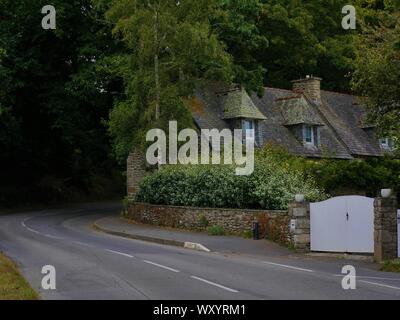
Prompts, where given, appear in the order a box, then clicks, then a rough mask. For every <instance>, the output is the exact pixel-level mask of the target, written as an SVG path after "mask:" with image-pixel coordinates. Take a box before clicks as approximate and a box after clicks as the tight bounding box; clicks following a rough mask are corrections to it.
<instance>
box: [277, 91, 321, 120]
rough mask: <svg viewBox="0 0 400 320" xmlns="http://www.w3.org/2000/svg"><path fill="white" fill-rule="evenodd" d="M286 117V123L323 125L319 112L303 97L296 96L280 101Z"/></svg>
mask: <svg viewBox="0 0 400 320" xmlns="http://www.w3.org/2000/svg"><path fill="white" fill-rule="evenodd" d="M278 103H279V104H280V108H281V111H282V115H283V117H284V119H285V125H287V126H292V125H297V124H309V125H317V126H319V125H323V124H324V123H323V121H322V120H321V118H320V117H319V115H318V112H317V111H316V110H315V109H314V108H313V106H312V105H311V104H309V103H308V102H307V101H306V100H305V99H304V98H303V97H296V98H292V99H288V100H280V101H279V102H278Z"/></svg>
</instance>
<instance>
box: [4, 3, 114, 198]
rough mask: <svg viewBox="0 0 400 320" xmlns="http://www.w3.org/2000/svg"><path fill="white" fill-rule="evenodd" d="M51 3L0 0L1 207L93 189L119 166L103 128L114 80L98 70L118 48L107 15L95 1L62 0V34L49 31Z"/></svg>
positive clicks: (59, 30) (59, 24)
mask: <svg viewBox="0 0 400 320" xmlns="http://www.w3.org/2000/svg"><path fill="white" fill-rule="evenodd" d="M47 4H48V1H44V0H30V1H24V0H0V48H2V50H1V53H0V55H1V56H2V58H1V61H0V121H1V122H0V149H1V150H2V152H1V153H0V162H1V165H0V167H1V169H0V170H1V171H0V184H1V186H0V189H1V190H0V191H1V192H0V202H1V201H4V199H5V198H7V197H8V198H10V197H11V196H14V199H15V197H17V194H18V200H19V201H23V199H21V198H22V197H26V199H25V200H27V201H28V200H33V199H35V198H41V199H43V200H46V199H51V198H59V199H60V198H61V199H62V198H64V199H65V198H67V197H68V195H67V194H68V192H69V191H70V190H71V189H73V188H78V190H80V193H84V192H82V190H83V191H87V192H89V190H93V186H95V185H98V183H96V182H95V181H94V177H97V176H99V175H103V176H106V175H107V172H110V171H112V170H113V167H114V163H113V161H112V159H111V158H110V150H109V141H108V137H107V134H106V130H105V127H104V126H103V125H102V123H101V119H102V118H105V117H107V115H108V112H109V108H110V102H111V97H110V95H109V94H107V93H106V92H108V91H109V90H108V89H109V87H110V86H112V85H113V82H112V81H108V80H107V79H106V78H104V77H103V75H102V74H101V73H99V72H97V71H96V61H97V60H99V59H100V58H101V56H102V55H104V54H106V53H107V52H109V51H110V50H112V48H113V47H114V43H113V41H112V39H111V38H110V37H109V36H108V35H109V34H110V33H109V32H108V33H107V30H105V29H104V26H103V25H101V24H99V23H98V19H99V18H100V17H101V16H102V13H101V12H98V11H95V10H94V8H93V7H92V5H91V2H90V1H89V0H72V1H63V0H54V1H52V4H53V5H54V6H55V8H56V10H57V25H56V27H57V29H56V30H44V29H43V28H42V25H41V21H42V18H43V17H44V15H43V14H42V13H41V9H42V7H43V6H45V5H47ZM21 189H22V190H24V192H20V191H21Z"/></svg>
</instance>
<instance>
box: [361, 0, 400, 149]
mask: <svg viewBox="0 0 400 320" xmlns="http://www.w3.org/2000/svg"><path fill="white" fill-rule="evenodd" d="M396 3H397V9H396V7H395V2H392V1H387V2H386V11H383V12H381V13H380V14H379V15H375V16H374V17H375V19H374V20H372V22H371V19H369V20H368V21H366V22H365V23H364V24H363V25H362V26H363V34H362V35H361V36H360V38H359V41H358V46H357V50H358V51H357V59H356V64H355V66H356V71H355V73H354V77H353V87H354V89H355V90H356V91H357V92H358V93H359V94H360V95H362V96H364V97H368V99H365V102H366V104H367V105H368V106H369V111H370V112H369V118H368V119H366V120H367V121H368V122H369V123H371V124H374V125H376V126H377V128H378V134H379V136H381V137H393V138H394V142H395V145H396V146H397V147H398V148H400V82H399V79H400V40H399V39H400V9H399V7H398V2H396ZM398 152H400V151H399V150H398Z"/></svg>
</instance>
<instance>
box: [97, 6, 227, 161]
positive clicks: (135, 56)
mask: <svg viewBox="0 0 400 320" xmlns="http://www.w3.org/2000/svg"><path fill="white" fill-rule="evenodd" d="M104 3H105V2H104V1H97V4H98V5H104ZM217 10H218V7H217V1H216V0H198V1H187V0H183V1H171V0H115V1H113V2H112V4H111V5H110V7H109V10H108V11H107V13H106V17H107V20H108V21H109V22H111V23H112V24H113V25H114V28H113V31H114V34H115V35H116V36H119V37H121V38H122V39H123V41H124V43H125V44H126V46H127V48H128V50H127V52H126V53H125V54H124V55H123V56H122V57H120V58H119V61H120V63H121V64H122V65H124V64H125V67H124V66H122V67H121V70H122V72H123V75H124V78H125V83H126V98H124V97H123V98H121V99H119V100H118V101H117V103H116V106H115V108H114V110H113V111H112V113H111V118H110V123H109V126H110V132H111V134H112V136H113V137H114V139H115V140H114V141H115V143H114V145H115V151H116V153H117V155H118V156H119V158H120V159H121V160H123V159H125V157H126V155H127V153H128V152H129V151H130V149H131V148H132V145H133V144H143V142H144V141H145V139H144V135H145V132H146V131H147V130H148V129H149V128H154V127H159V128H167V122H168V121H169V120H177V121H178V125H179V126H180V127H181V128H182V127H187V126H191V121H192V120H191V116H190V113H189V112H188V110H187V109H186V107H185V106H184V104H183V102H182V98H185V97H188V96H190V95H191V94H192V93H193V90H194V89H195V86H196V84H198V82H199V81H201V80H219V81H224V82H230V81H231V80H232V62H231V57H230V56H229V54H227V53H226V51H225V46H224V44H223V43H222V42H221V41H219V39H218V38H217V35H216V33H215V32H213V30H212V29H211V27H210V19H209V18H210V17H211V16H214V15H215V14H216V11H217ZM124 118H125V119H127V118H129V119H130V120H132V121H124V120H122V119H124ZM121 120H122V122H121Z"/></svg>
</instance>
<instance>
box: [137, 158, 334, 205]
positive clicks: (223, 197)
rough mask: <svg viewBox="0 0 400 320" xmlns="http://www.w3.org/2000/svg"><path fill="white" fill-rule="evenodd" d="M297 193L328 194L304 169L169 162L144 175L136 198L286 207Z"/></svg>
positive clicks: (263, 164) (168, 202)
mask: <svg viewBox="0 0 400 320" xmlns="http://www.w3.org/2000/svg"><path fill="white" fill-rule="evenodd" d="M296 193H302V194H304V195H305V197H306V199H307V200H309V201H319V200H322V199H325V198H326V197H327V195H326V194H325V193H324V192H323V191H322V189H321V188H318V187H317V185H316V183H315V181H314V180H313V179H312V178H307V177H306V176H305V175H304V174H303V173H302V172H300V171H298V170H292V169H290V168H284V167H282V166H279V165H276V164H273V163H266V162H265V161H257V160H256V164H255V170H254V172H253V174H252V175H250V176H237V175H235V170H234V167H233V166H227V165H197V166H187V165H170V166H164V167H162V168H161V169H160V170H158V171H156V172H154V173H152V174H151V175H149V176H147V177H145V178H144V179H143V180H142V181H141V183H140V186H139V192H138V194H137V197H136V200H137V201H141V202H147V203H152V204H165V205H178V206H198V207H213V208H215V207H217V208H247V209H270V210H279V209H282V210H284V209H287V206H288V203H289V202H290V201H292V200H293V199H294V195H295V194H296Z"/></svg>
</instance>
